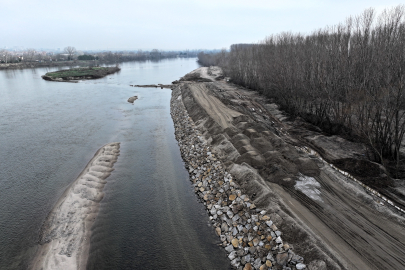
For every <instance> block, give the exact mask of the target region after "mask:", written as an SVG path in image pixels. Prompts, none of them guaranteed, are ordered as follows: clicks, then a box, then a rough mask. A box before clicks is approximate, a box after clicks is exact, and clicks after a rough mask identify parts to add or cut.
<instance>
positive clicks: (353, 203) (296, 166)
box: [171, 67, 405, 270]
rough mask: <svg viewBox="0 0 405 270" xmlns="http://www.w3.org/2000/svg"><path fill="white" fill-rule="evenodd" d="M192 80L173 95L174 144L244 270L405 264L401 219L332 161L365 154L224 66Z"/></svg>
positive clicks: (203, 71) (183, 81) (404, 227)
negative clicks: (242, 82) (236, 79)
mask: <svg viewBox="0 0 405 270" xmlns="http://www.w3.org/2000/svg"><path fill="white" fill-rule="evenodd" d="M191 74H192V75H188V76H185V77H183V78H182V79H180V80H179V81H177V82H176V88H175V89H174V90H173V92H172V95H173V96H172V101H171V109H172V117H173V121H174V123H175V128H176V138H177V140H178V141H179V145H180V149H181V152H182V156H183V159H184V161H185V163H186V167H187V169H188V171H189V174H190V180H191V181H192V182H193V184H194V186H195V191H196V193H197V195H198V196H199V198H200V199H201V201H202V202H203V203H204V205H205V206H206V208H207V212H208V213H209V215H210V219H211V221H212V223H213V225H214V227H215V231H216V232H217V234H218V235H219V238H220V241H221V245H223V246H224V248H225V249H226V251H227V252H228V255H229V259H230V260H231V262H232V265H233V266H234V267H235V268H236V269H304V268H305V267H306V268H305V269H311V270H323V269H359V270H360V269H361V270H363V269H385V268H387V269H402V268H404V267H405V259H404V258H405V244H404V243H405V222H404V217H403V213H402V212H401V211H398V208H395V207H392V206H391V205H390V204H388V203H386V202H384V201H382V200H381V198H380V197H379V196H376V194H375V193H374V192H373V191H372V189H370V188H368V187H367V186H365V185H364V184H361V183H360V182H359V181H354V180H355V179H354V178H353V177H352V176H351V175H350V174H349V173H347V172H345V171H342V170H341V169H338V168H337V167H336V166H333V165H331V164H330V163H328V162H331V161H340V160H346V159H348V158H349V159H351V160H353V161H355V160H360V159H361V156H363V155H364V151H367V149H365V148H364V147H363V146H362V145H358V144H355V143H351V142H349V141H347V140H345V139H343V138H337V137H333V136H332V137H328V136H324V135H323V134H321V132H320V131H317V130H316V128H314V127H312V126H309V129H306V128H305V127H306V126H307V124H306V123H300V122H299V119H297V120H296V121H295V122H294V123H292V122H288V117H287V116H286V115H285V114H284V113H283V112H282V111H280V110H279V109H278V106H277V105H276V104H274V103H271V102H269V101H268V100H266V99H265V98H263V97H262V96H260V95H258V94H257V93H255V92H253V91H249V90H247V89H244V88H243V87H240V86H237V85H233V84H231V83H228V80H227V78H224V77H223V76H222V74H221V71H220V69H219V68H216V67H213V68H200V69H197V70H195V71H193V72H191ZM187 78H190V79H187ZM201 78H204V79H201ZM298 122H299V123H298ZM311 147H314V148H315V149H316V150H317V151H318V153H320V154H318V153H316V152H315V151H313V150H312V149H311ZM321 156H322V157H321ZM359 157H360V158H359ZM360 162H364V163H367V164H366V165H367V167H368V168H372V169H373V170H374V171H375V172H377V173H378V174H379V175H378V174H377V175H376V177H379V179H380V178H382V179H383V178H384V177H385V175H384V170H382V169H380V167H379V165H378V164H375V163H372V162H369V161H366V160H364V159H363V160H361V161H360ZM367 177H368V176H367ZM370 177H371V176H370ZM362 180H363V179H362ZM252 205H253V206H252ZM228 213H229V214H228ZM273 225H274V227H272V226H273ZM270 265H271V266H270Z"/></svg>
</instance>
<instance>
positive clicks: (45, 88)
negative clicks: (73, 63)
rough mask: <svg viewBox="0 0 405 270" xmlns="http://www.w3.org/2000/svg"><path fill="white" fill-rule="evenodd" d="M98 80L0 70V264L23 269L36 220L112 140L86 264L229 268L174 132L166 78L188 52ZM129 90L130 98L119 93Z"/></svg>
mask: <svg viewBox="0 0 405 270" xmlns="http://www.w3.org/2000/svg"><path fill="white" fill-rule="evenodd" d="M121 68H122V69H121V71H120V72H119V73H117V74H113V75H109V76H107V77H105V78H102V79H99V80H91V81H83V82H79V83H76V84H72V83H57V82H48V81H44V80H42V79H41V75H43V74H45V73H46V72H48V71H54V70H56V69H55V68H48V69H47V68H38V69H32V70H30V69H26V70H9V71H0V154H1V159H0V160H1V162H0V172H1V174H0V269H25V268H26V267H27V265H28V263H29V262H30V260H31V259H32V256H33V254H34V253H35V252H36V250H37V249H38V244H37V243H38V239H39V234H40V230H41V226H42V224H43V222H44V220H45V219H46V217H47V215H48V213H49V212H50V211H51V210H52V208H53V206H54V205H55V203H56V202H57V200H58V199H59V197H60V196H61V195H62V194H63V192H64V190H65V189H66V188H67V187H68V186H69V184H70V183H72V181H74V180H75V179H76V177H77V176H78V175H79V174H80V172H81V171H82V170H83V168H84V167H85V166H86V164H87V162H88V161H89V160H90V159H91V158H92V157H93V155H94V154H95V152H96V151H97V150H98V149H99V148H100V147H101V146H103V145H105V144H107V143H109V142H121V148H120V156H119V158H118V161H117V163H115V165H114V169H115V170H114V171H113V172H112V174H111V176H110V177H109V178H108V179H107V184H106V186H105V188H104V193H105V196H104V198H103V200H102V201H101V204H100V210H99V214H98V216H97V219H96V221H95V223H94V224H93V227H92V236H91V246H90V257H89V261H88V267H87V268H88V269H229V262H228V259H227V258H226V254H225V252H224V251H223V250H222V249H221V248H220V247H219V246H217V241H218V238H217V237H216V235H215V234H214V230H213V229H212V228H211V227H209V222H208V216H207V214H206V212H205V210H204V208H203V205H201V204H200V203H198V201H197V198H196V196H195V194H194V192H193V189H192V186H191V183H190V182H189V181H188V174H187V172H186V170H185V169H184V164H183V161H182V159H181V156H180V152H179V149H178V145H177V142H176V140H175V137H174V128H173V122H172V119H171V117H170V95H171V91H170V90H169V89H158V88H134V87H130V86H129V85H130V84H155V83H162V84H169V83H170V82H171V81H173V80H176V79H178V78H179V77H181V76H183V75H184V74H186V73H187V72H189V71H191V70H193V69H195V68H197V63H196V59H174V60H163V61H160V62H132V63H124V64H122V65H121ZM135 95H136V96H138V100H136V101H135V102H134V104H133V105H132V104H130V103H128V102H127V99H128V98H129V97H131V96H135Z"/></svg>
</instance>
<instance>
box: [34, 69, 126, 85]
mask: <svg viewBox="0 0 405 270" xmlns="http://www.w3.org/2000/svg"><path fill="white" fill-rule="evenodd" d="M119 70H121V69H120V68H119V67H85V68H72V69H64V70H58V71H54V72H48V73H46V74H45V75H42V79H44V80H47V81H56V82H76V81H77V80H93V79H99V78H103V77H105V76H107V75H109V74H113V73H115V72H117V71H119Z"/></svg>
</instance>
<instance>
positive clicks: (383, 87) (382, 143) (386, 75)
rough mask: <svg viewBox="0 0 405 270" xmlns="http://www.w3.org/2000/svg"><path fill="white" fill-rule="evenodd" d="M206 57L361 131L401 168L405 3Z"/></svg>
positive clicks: (278, 97)
mask: <svg viewBox="0 0 405 270" xmlns="http://www.w3.org/2000/svg"><path fill="white" fill-rule="evenodd" d="M213 57H214V56H211V58H209V57H206V58H209V60H213ZM215 57H216V59H221V56H219V55H217V56H215ZM203 58H204V57H203ZM201 60H204V59H200V61H201ZM205 64H208V65H213V64H218V65H220V66H222V67H223V69H224V72H225V74H226V75H227V76H230V77H231V79H232V80H233V81H234V82H236V83H238V84H241V85H244V86H246V87H248V88H252V89H255V90H258V91H260V92H262V93H263V94H265V95H267V96H268V97H270V98H273V99H274V100H275V101H276V102H278V103H279V104H280V105H281V106H282V107H283V108H284V109H285V110H286V111H288V112H289V113H290V114H291V115H293V116H301V117H303V118H305V119H306V120H308V121H310V122H312V123H313V124H316V125H318V126H320V127H322V128H323V129H324V130H325V131H328V132H329V133H334V134H336V133H346V134H347V135H350V136H356V137H357V138H358V139H361V140H363V141H365V142H367V143H368V144H369V145H370V146H371V147H372V149H373V150H374V151H373V152H374V155H375V156H374V157H373V158H374V159H375V160H376V161H378V162H381V163H383V164H384V162H385V160H386V159H389V160H394V161H395V162H396V167H397V168H398V167H399V165H400V162H401V157H400V151H399V150H400V147H401V143H402V141H403V139H404V133H405V8H404V6H398V7H395V8H392V9H387V10H385V11H384V12H382V14H380V15H379V16H376V14H375V11H374V10H373V9H368V10H366V11H364V12H363V13H362V14H361V15H359V16H356V17H351V18H348V19H347V20H346V22H345V23H342V24H339V25H336V26H332V27H327V28H324V29H320V30H317V31H315V32H313V33H312V34H310V35H302V34H292V33H281V34H278V35H273V36H270V37H267V38H266V39H265V40H264V41H262V42H261V43H259V44H252V45H249V46H247V45H245V44H243V46H242V45H233V46H232V48H231V51H230V52H229V53H228V54H227V55H226V59H225V60H223V59H222V60H221V61H219V60H218V61H217V62H215V61H208V62H207V63H205Z"/></svg>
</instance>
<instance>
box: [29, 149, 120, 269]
mask: <svg viewBox="0 0 405 270" xmlns="http://www.w3.org/2000/svg"><path fill="white" fill-rule="evenodd" d="M119 148H120V144H119V143H109V144H107V145H105V146H103V147H102V148H100V149H99V150H98V151H97V153H96V154H95V155H94V157H93V158H92V159H91V160H90V162H89V163H88V164H87V166H86V168H85V169H84V170H83V171H82V173H81V174H80V175H79V177H78V178H77V179H76V180H75V181H74V182H73V183H72V185H71V186H70V187H69V188H68V189H67V190H66V191H65V193H64V194H63V195H62V197H61V198H60V199H59V201H58V202H57V204H56V205H55V207H54V209H53V210H52V212H51V213H50V214H49V215H48V218H47V220H46V221H45V223H44V226H43V229H42V235H41V239H40V244H41V246H40V247H39V249H38V252H37V254H36V256H35V258H34V260H33V262H32V265H31V267H30V268H31V269H35V270H36V269H43V270H46V269H64V270H70V269H72V270H76V269H86V264H87V258H88V255H89V247H90V234H91V232H90V229H91V226H92V224H93V222H94V220H95V218H96V216H97V213H98V206H99V203H100V201H101V199H102V198H103V192H102V191H103V188H104V185H105V184H106V181H105V179H106V178H107V177H108V176H110V174H111V171H113V170H114V169H113V168H112V167H113V165H114V163H115V162H116V161H117V159H118V155H119V152H120V151H119Z"/></svg>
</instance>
